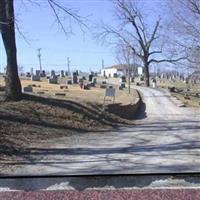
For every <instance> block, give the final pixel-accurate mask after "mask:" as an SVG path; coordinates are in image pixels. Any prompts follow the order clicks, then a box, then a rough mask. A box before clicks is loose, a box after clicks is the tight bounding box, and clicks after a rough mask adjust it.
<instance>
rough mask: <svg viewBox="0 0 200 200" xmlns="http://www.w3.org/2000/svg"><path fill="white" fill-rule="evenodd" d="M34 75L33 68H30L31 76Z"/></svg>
mask: <svg viewBox="0 0 200 200" xmlns="http://www.w3.org/2000/svg"><path fill="white" fill-rule="evenodd" d="M33 75H34V73H33V68H31V76H33Z"/></svg>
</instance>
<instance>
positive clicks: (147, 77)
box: [144, 62, 150, 87]
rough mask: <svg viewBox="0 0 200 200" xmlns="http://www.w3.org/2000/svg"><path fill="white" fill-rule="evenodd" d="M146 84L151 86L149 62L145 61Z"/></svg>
mask: <svg viewBox="0 0 200 200" xmlns="http://www.w3.org/2000/svg"><path fill="white" fill-rule="evenodd" d="M144 84H145V86H147V87H149V86H150V80H149V64H148V62H145V63H144Z"/></svg>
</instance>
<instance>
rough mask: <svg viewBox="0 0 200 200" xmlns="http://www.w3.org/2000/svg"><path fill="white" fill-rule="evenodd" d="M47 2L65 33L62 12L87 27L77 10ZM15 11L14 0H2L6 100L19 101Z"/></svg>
mask: <svg viewBox="0 0 200 200" xmlns="http://www.w3.org/2000/svg"><path fill="white" fill-rule="evenodd" d="M28 2H31V3H35V4H37V5H38V6H40V3H38V2H37V1H33V0H28ZM22 3H23V1H22ZM46 3H47V4H48V5H49V6H50V8H51V9H52V11H53V14H54V16H55V18H56V21H57V22H58V24H59V25H60V27H61V28H62V30H63V32H64V33H65V34H67V33H69V32H68V31H67V30H66V28H65V26H64V24H63V23H62V22H63V21H62V18H61V16H60V13H62V14H63V15H66V16H70V17H71V18H73V19H74V20H75V21H76V22H78V24H79V25H80V26H84V27H86V24H85V23H84V18H81V16H79V15H78V13H77V12H73V10H71V9H69V8H67V7H66V6H65V5H63V4H60V3H58V1H57V0H46ZM15 22H16V20H15V12H14V1H13V0H0V31H1V35H2V39H3V44H4V47H5V50H6V55H7V70H6V78H5V80H6V100H13V101H17V100H20V99H21V98H22V91H21V83H20V79H19V76H18V67H17V48H16V41H15V28H18V26H15V25H16V24H15Z"/></svg>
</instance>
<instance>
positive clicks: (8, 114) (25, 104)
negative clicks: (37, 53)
mask: <svg viewBox="0 0 200 200" xmlns="http://www.w3.org/2000/svg"><path fill="white" fill-rule="evenodd" d="M30 84H35V85H40V87H34V92H37V91H44V90H48V91H46V92H45V95H42V96H38V95H34V94H32V95H29V94H26V95H24V99H23V100H22V101H20V102H0V141H1V144H0V158H1V160H9V159H10V160H12V159H15V160H16V159H18V160H19V159H21V158H20V155H21V152H23V151H26V149H27V148H28V147H30V146H31V145H34V146H37V144H38V143H40V144H41V143H43V144H44V145H45V143H46V141H47V140H51V139H55V138H59V137H63V136H69V135H71V134H75V133H83V134H84V133H85V132H87V133H91V134H92V133H93V132H102V131H103V132H104V131H105V130H106V131H107V130H112V129H113V128H117V127H118V126H122V125H126V124H133V121H132V120H127V119H125V118H121V117H120V116H118V115H116V114H113V113H109V112H108V111H107V110H106V109H105V110H104V109H102V102H103V97H104V92H105V89H100V88H98V87H97V88H92V89H91V90H81V89H80V88H79V86H69V89H68V90H67V91H66V92H65V93H66V96H65V97H59V98H58V97H57V96H55V95H54V93H55V92H61V91H62V90H61V89H60V87H59V85H53V84H48V83H47V82H46V81H42V82H31V81H30V80H22V85H23V86H27V85H30ZM1 85H3V83H2V82H1ZM136 97H137V92H136V91H134V90H132V93H131V94H128V93H127V91H119V90H117V97H116V102H118V103H123V104H131V103H133V102H134V100H135V98H136ZM110 103H111V102H110ZM120 108H121V107H120V105H119V109H120Z"/></svg>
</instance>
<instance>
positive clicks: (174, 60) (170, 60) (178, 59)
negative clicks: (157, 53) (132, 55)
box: [148, 57, 187, 64]
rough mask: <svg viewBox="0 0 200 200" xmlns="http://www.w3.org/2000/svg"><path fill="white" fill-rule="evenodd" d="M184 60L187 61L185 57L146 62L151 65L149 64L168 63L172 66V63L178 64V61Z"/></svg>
mask: <svg viewBox="0 0 200 200" xmlns="http://www.w3.org/2000/svg"><path fill="white" fill-rule="evenodd" d="M186 59H187V57H181V58H177V59H161V60H157V59H150V60H149V61H148V63H149V64H151V63H163V62H168V63H172V64H174V63H176V62H178V61H180V60H186Z"/></svg>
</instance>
